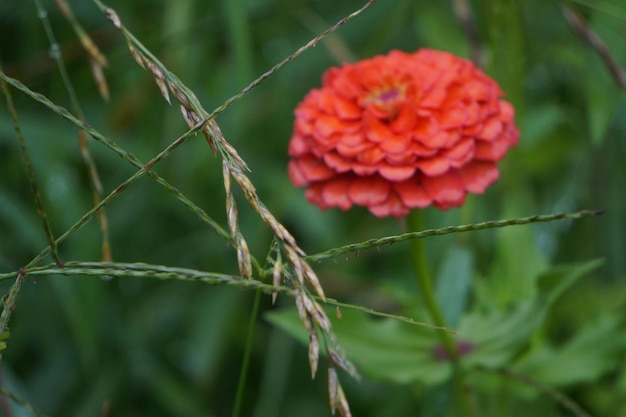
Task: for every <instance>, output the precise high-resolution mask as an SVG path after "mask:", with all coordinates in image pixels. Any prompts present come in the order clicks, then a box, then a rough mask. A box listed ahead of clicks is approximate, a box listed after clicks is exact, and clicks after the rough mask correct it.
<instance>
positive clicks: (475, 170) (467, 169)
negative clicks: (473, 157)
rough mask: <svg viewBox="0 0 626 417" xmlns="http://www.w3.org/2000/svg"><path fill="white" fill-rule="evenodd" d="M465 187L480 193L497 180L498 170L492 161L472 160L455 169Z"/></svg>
mask: <svg viewBox="0 0 626 417" xmlns="http://www.w3.org/2000/svg"><path fill="white" fill-rule="evenodd" d="M457 173H458V174H459V177H461V181H463V184H465V189H466V190H467V191H469V192H471V193H474V194H482V193H484V192H485V190H486V189H487V187H488V186H490V185H491V184H493V183H494V182H496V181H497V180H498V176H499V171H498V167H496V164H495V163H493V162H478V161H474V162H471V163H469V164H467V165H465V166H464V167H463V168H461V169H459V170H458V171H457Z"/></svg>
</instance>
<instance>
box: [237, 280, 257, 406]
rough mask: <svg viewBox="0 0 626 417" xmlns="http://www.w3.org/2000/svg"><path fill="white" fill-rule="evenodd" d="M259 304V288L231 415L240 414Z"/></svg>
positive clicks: (249, 324)
mask: <svg viewBox="0 0 626 417" xmlns="http://www.w3.org/2000/svg"><path fill="white" fill-rule="evenodd" d="M260 305H261V290H256V293H255V295H254V304H253V305H252V314H251V315H250V322H249V323H248V335H247V336H246V339H247V340H246V350H245V352H244V354H243V362H242V364H241V373H240V374H239V383H238V384H237V396H236V397H235V405H234V406H233V414H232V417H239V416H240V415H241V406H242V405H243V392H244V390H245V387H246V379H247V377H248V367H249V365H250V356H251V355H252V345H253V342H254V326H255V325H256V320H257V318H258V316H259V307H260Z"/></svg>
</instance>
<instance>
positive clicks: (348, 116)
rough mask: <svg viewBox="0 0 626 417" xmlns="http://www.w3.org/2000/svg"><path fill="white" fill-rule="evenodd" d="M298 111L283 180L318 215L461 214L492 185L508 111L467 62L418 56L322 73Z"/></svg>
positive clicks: (510, 116)
mask: <svg viewBox="0 0 626 417" xmlns="http://www.w3.org/2000/svg"><path fill="white" fill-rule="evenodd" d="M322 81H323V84H322V87H321V88H320V89H314V90H311V91H310V92H309V93H308V94H307V95H306V97H305V98H304V100H303V101H302V102H301V103H300V104H299V105H298V106H297V108H296V110H295V116H296V120H295V123H294V129H293V134H292V137H291V141H290V144H289V155H290V157H291V160H290V162H289V165H288V173H289V177H290V179H291V181H292V182H293V183H294V184H295V185H296V186H299V187H302V186H304V187H307V190H306V193H305V195H306V197H307V199H308V200H309V201H310V202H311V203H313V204H315V205H318V206H319V207H320V208H322V209H326V208H329V207H339V208H341V209H342V210H347V209H349V208H351V207H352V206H354V205H358V206H364V207H367V208H368V209H369V210H370V212H372V213H373V214H374V215H376V216H379V217H384V216H394V217H402V216H405V215H406V214H408V212H409V211H410V210H411V209H415V208H425V207H428V206H430V205H434V206H436V207H438V208H440V209H443V210H445V209H448V208H451V207H456V206H460V205H461V204H463V202H464V201H465V198H466V196H467V194H468V193H475V194H480V193H483V192H485V190H486V189H487V187H488V186H489V185H491V184H493V183H494V182H495V181H497V179H498V174H499V172H498V168H497V166H496V163H497V162H498V161H499V160H500V159H502V158H503V157H504V155H505V154H506V153H507V152H508V150H509V148H510V147H512V146H515V145H516V144H517V142H518V140H519V131H518V129H517V127H516V126H515V123H514V113H515V112H514V109H513V106H511V104H509V103H507V102H506V101H503V100H501V98H500V97H501V95H502V92H501V90H500V88H499V86H498V85H497V83H496V82H495V81H493V80H492V79H490V78H489V77H487V76H486V75H485V74H484V73H482V72H481V71H480V70H479V69H477V68H476V67H475V66H474V65H473V64H472V63H471V62H469V61H466V60H464V59H461V58H458V57H456V56H454V55H452V54H449V53H447V52H441V51H435V50H429V49H422V50H419V51H417V52H415V53H405V52H400V51H391V52H390V53H389V54H388V55H385V56H377V57H374V58H371V59H366V60H363V61H360V62H357V63H356V64H343V66H341V67H339V68H331V69H329V70H328V71H327V72H326V73H325V74H324V76H323V79H322Z"/></svg>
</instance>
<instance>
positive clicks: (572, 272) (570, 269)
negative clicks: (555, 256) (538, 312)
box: [538, 259, 604, 304]
mask: <svg viewBox="0 0 626 417" xmlns="http://www.w3.org/2000/svg"><path fill="white" fill-rule="evenodd" d="M603 263H604V261H603V260H602V259H594V260H591V261H586V262H578V263H575V264H568V265H557V266H554V267H553V268H551V269H550V270H549V271H547V272H546V273H544V274H542V275H541V276H540V277H539V281H538V286H539V290H540V292H541V293H542V294H545V295H546V296H547V297H548V302H549V303H550V304H551V303H553V302H554V301H555V300H556V299H557V298H558V297H559V296H560V295H561V294H562V293H563V292H564V291H565V290H567V289H568V288H569V287H571V286H572V285H573V284H574V283H575V282H576V281H578V279H580V278H582V277H583V276H584V275H585V274H587V273H588V272H590V271H592V270H594V269H596V268H598V267H599V266H601V265H602V264H603Z"/></svg>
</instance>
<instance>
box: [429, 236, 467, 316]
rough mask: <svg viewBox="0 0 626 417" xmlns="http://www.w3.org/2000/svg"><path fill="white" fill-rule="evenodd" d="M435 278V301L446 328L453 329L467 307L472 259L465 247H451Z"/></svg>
mask: <svg viewBox="0 0 626 417" xmlns="http://www.w3.org/2000/svg"><path fill="white" fill-rule="evenodd" d="M443 259H444V261H443V265H442V266H441V270H440V272H439V274H438V275H439V276H438V277H437V300H438V302H439V305H440V306H441V309H442V310H443V315H444V318H445V320H446V323H447V324H448V326H451V327H455V326H456V324H457V323H458V322H459V319H460V317H461V315H462V314H463V312H464V311H465V309H466V306H467V297H468V294H469V289H470V283H471V278H472V271H473V264H474V258H473V254H472V253H471V252H470V251H468V250H467V248H465V247H461V246H452V247H450V249H448V251H447V252H446V254H445V256H444V258H443Z"/></svg>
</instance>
